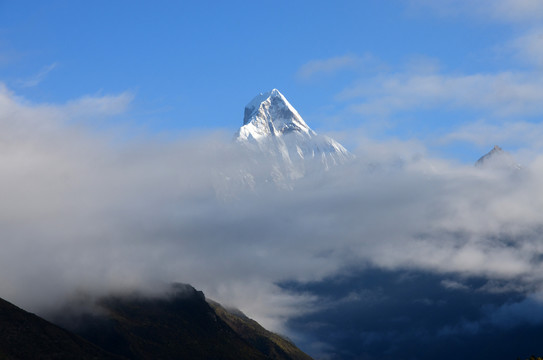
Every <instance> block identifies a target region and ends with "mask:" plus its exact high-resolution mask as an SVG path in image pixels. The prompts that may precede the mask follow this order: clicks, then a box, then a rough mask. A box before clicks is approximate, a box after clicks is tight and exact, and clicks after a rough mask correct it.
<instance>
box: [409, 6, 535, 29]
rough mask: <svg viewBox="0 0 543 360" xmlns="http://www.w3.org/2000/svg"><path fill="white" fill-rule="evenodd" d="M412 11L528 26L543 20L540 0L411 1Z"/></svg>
mask: <svg viewBox="0 0 543 360" xmlns="http://www.w3.org/2000/svg"><path fill="white" fill-rule="evenodd" d="M410 5H411V10H414V11H420V9H423V10H427V9H431V10H433V11H434V12H435V13H436V14H438V15H441V16H464V17H465V16H469V17H474V18H478V19H482V20H484V21H488V20H493V21H499V22H506V23H516V24H523V25H524V24H526V23H533V22H537V21H540V20H542V19H543V4H542V3H541V1H539V0H477V1H470V0H441V1H432V0H411V1H410Z"/></svg>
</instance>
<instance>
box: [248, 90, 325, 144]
mask: <svg viewBox="0 0 543 360" xmlns="http://www.w3.org/2000/svg"><path fill="white" fill-rule="evenodd" d="M292 131H297V132H302V133H305V134H311V135H314V132H313V131H312V130H311V129H310V128H309V126H307V124H306V123H305V121H304V120H303V119H302V117H301V116H300V114H298V111H296V109H294V107H293V106H292V105H291V104H290V103H289V102H288V100H287V99H286V98H285V97H284V96H283V94H281V93H280V92H279V90H277V89H273V90H271V91H269V92H266V93H261V94H259V95H257V96H256V97H255V98H254V99H253V100H251V102H249V104H247V106H245V115H244V117H243V126H242V127H241V129H240V131H239V134H238V139H240V140H242V139H243V140H247V139H254V140H257V139H259V138H261V137H265V136H281V135H283V134H287V133H289V132H292Z"/></svg>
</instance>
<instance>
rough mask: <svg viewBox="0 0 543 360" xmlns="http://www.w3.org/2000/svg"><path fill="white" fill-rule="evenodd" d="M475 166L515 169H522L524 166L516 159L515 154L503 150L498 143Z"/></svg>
mask: <svg viewBox="0 0 543 360" xmlns="http://www.w3.org/2000/svg"><path fill="white" fill-rule="evenodd" d="M475 166H476V167H480V168H483V167H492V168H503V169H506V168H508V169H514V170H520V169H521V168H522V166H520V165H519V164H518V163H517V162H516V161H515V159H514V158H513V156H511V154H509V153H508V152H507V151H505V150H503V149H502V148H501V147H499V146H498V145H494V147H493V148H492V150H490V151H489V152H488V153H487V154H485V155H483V156H481V158H479V160H477V161H476V162H475Z"/></svg>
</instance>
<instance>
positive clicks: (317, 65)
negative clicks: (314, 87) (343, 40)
mask: <svg viewBox="0 0 543 360" xmlns="http://www.w3.org/2000/svg"><path fill="white" fill-rule="evenodd" d="M374 61H375V60H374V59H373V57H372V56H370V55H368V54H367V55H365V56H363V57H359V56H354V55H343V56H337V57H332V58H329V59H319V60H311V61H309V62H307V63H306V64H304V65H302V66H301V67H300V69H299V70H298V73H297V76H298V78H300V79H302V80H309V79H313V78H315V77H319V76H326V75H333V74H336V73H338V72H340V71H343V70H355V69H360V68H362V67H363V66H365V65H367V64H369V63H371V62H374Z"/></svg>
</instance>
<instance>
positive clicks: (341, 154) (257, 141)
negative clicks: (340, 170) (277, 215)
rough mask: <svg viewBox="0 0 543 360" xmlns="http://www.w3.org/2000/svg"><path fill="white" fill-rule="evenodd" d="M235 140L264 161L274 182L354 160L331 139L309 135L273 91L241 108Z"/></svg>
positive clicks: (279, 93) (292, 110)
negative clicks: (268, 166) (241, 113)
mask: <svg viewBox="0 0 543 360" xmlns="http://www.w3.org/2000/svg"><path fill="white" fill-rule="evenodd" d="M235 140H236V142H237V143H238V144H241V145H242V146H244V147H246V148H247V149H248V150H249V151H250V154H252V155H256V156H257V158H258V159H259V160H258V162H260V163H264V162H266V161H267V162H268V163H269V164H270V165H271V168H273V171H272V172H273V175H272V177H273V178H274V179H297V178H300V177H302V176H304V175H305V174H306V173H307V172H308V171H310V170H318V169H324V170H328V169H329V168H330V167H331V166H333V165H338V164H342V163H345V162H347V161H348V160H350V159H352V158H353V157H354V156H353V155H352V154H351V153H350V152H349V151H347V150H346V149H345V148H344V147H343V146H342V145H341V144H340V143H338V142H337V141H335V140H334V139H331V138H329V137H327V136H323V135H319V134H317V133H316V132H315V131H313V130H312V129H311V128H310V127H309V126H308V125H307V124H306V122H305V121H304V119H302V117H301V116H300V114H299V113H298V111H296V109H295V108H294V107H293V106H292V105H291V104H290V103H289V101H288V100H287V99H286V98H285V97H284V96H283V94H281V92H279V90H277V89H273V90H271V91H269V92H266V93H262V94H259V95H257V96H256V97H255V98H254V99H253V100H251V101H250V102H249V103H248V104H247V106H245V114H244V117H243V126H241V128H240V129H239V130H238V132H237V134H236V136H235ZM264 159H267V160H266V161H265V160H264ZM274 182H276V181H275V180H274Z"/></svg>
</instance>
